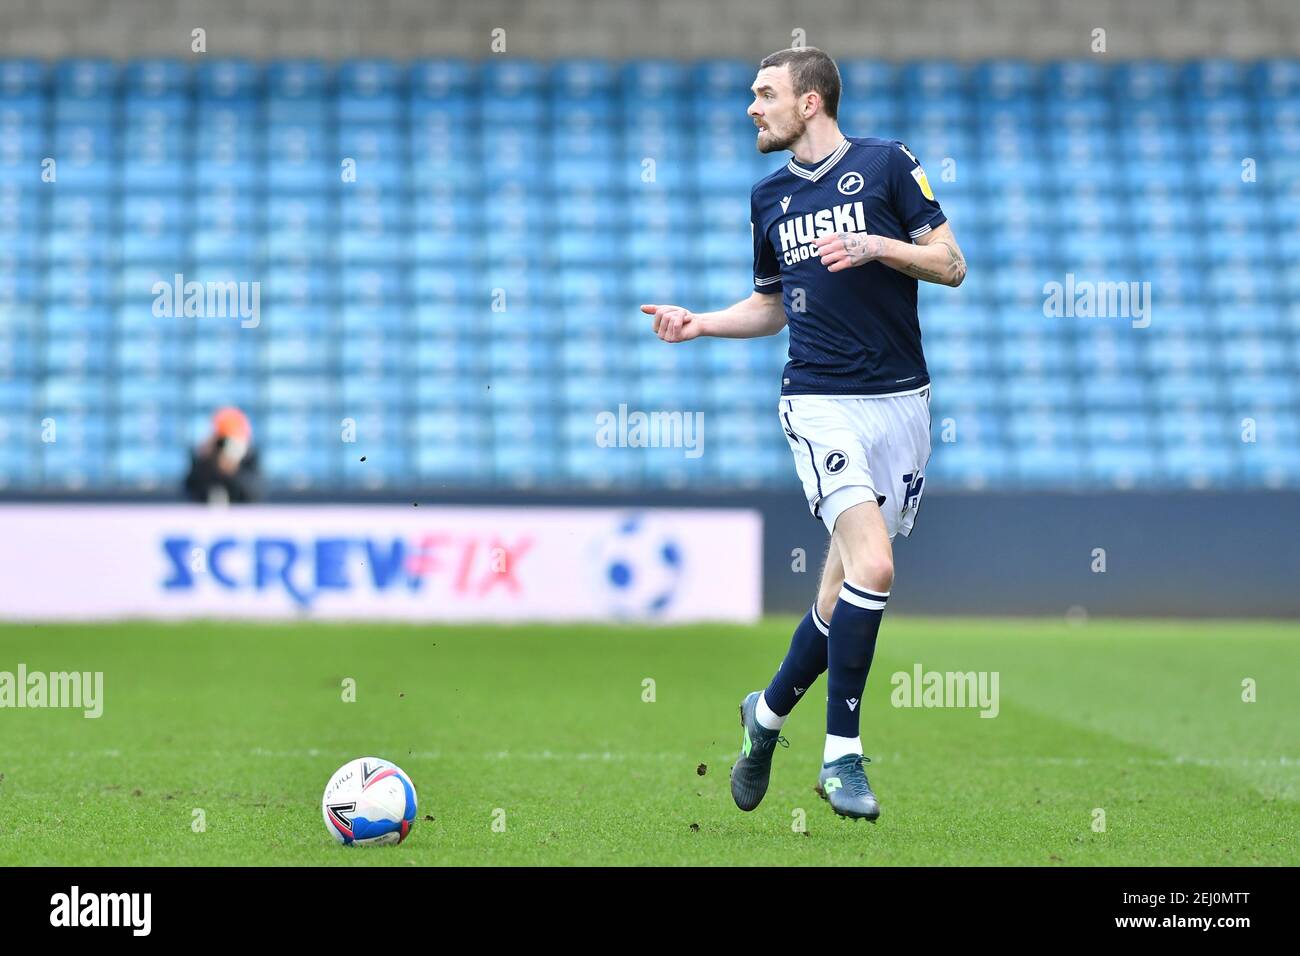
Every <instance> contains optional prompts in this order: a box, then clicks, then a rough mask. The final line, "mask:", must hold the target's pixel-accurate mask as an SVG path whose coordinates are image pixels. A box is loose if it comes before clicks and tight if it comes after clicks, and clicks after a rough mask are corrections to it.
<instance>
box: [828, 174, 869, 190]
mask: <svg viewBox="0 0 1300 956" xmlns="http://www.w3.org/2000/svg"><path fill="white" fill-rule="evenodd" d="M865 183H866V180H865V179H863V178H862V174H861V173H859V172H857V171H856V170H850V171H849V172H847V173H845V174H844V175H843V176H841V177H840V181H839V182H838V183H836V184H835V188H836V189H838V190H839V191H840V192H841V193H843V194H844V195H845V196H852V195H855V194H856V193H860V192H862V187H863V185H864V184H865Z"/></svg>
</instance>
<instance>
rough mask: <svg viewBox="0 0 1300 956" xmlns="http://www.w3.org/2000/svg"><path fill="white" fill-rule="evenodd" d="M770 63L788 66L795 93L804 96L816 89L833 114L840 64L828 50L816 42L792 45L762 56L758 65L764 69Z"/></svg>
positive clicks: (836, 109)
mask: <svg viewBox="0 0 1300 956" xmlns="http://www.w3.org/2000/svg"><path fill="white" fill-rule="evenodd" d="M769 66H789V67H790V80H791V82H792V83H793V84H794V95H795V96H803V95H804V94H805V93H810V92H814V91H815V92H816V93H817V94H818V95H819V96H820V97H821V98H822V108H823V109H824V110H825V111H826V115H827V116H829V117H830V118H831V119H835V118H836V114H838V113H839V109H840V68H839V67H838V66H836V65H835V61H834V60H832V59H831V57H830V54H828V53H825V52H823V51H821V50H819V49H817V48H816V47H815V46H797V47H791V48H790V49H788V50H777V51H776V52H775V53H771V54H768V55H767V56H765V57H763V62H762V63H760V64H759V65H758V68H759V69H760V70H764V69H767V67H769Z"/></svg>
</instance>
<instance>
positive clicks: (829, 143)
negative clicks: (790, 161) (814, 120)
mask: <svg viewBox="0 0 1300 956" xmlns="http://www.w3.org/2000/svg"><path fill="white" fill-rule="evenodd" d="M842 142H844V134H843V133H841V132H840V126H839V124H838V123H835V122H831V123H827V124H818V125H817V126H816V127H813V126H809V127H808V128H807V129H806V130H804V134H803V135H802V136H800V137H799V138H798V139H797V140H795V142H794V143H793V144H792V145H791V146H790V152H792V153H794V158H795V159H796V160H797V161H799V162H801V163H803V164H804V165H805V166H814V165H816V164H817V163H819V162H821V161H822V160H823V159H825V158H826V157H827V156H829V155H830V154H831V153H833V152H835V150H836V149H838V148H839V145H840V143H842Z"/></svg>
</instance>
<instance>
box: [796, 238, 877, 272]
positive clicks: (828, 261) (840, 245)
mask: <svg viewBox="0 0 1300 956" xmlns="http://www.w3.org/2000/svg"><path fill="white" fill-rule="evenodd" d="M813 242H814V243H816V245H817V254H818V255H820V256H821V260H822V265H824V266H825V267H826V268H827V270H828V271H829V272H842V271H843V270H845V269H852V268H853V267H854V266H860V265H862V264H863V263H866V262H871V261H872V260H874V259H879V258H880V257H881V256H882V255H883V254H884V251H885V248H884V247H885V244H884V242H883V241H882V237H881V236H876V235H872V234H871V233H867V232H832V233H830V234H829V235H825V236H818V237H817V238H816V239H814V240H813Z"/></svg>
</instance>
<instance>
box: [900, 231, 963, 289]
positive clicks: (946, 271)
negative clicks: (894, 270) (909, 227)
mask: <svg viewBox="0 0 1300 956" xmlns="http://www.w3.org/2000/svg"><path fill="white" fill-rule="evenodd" d="M912 248H913V249H916V250H918V253H919V254H920V255H926V254H930V259H929V260H926V261H923V262H914V263H912V264H911V267H910V268H908V269H904V270H903V272H905V273H907V274H908V275H910V276H914V277H915V278H917V279H922V280H924V281H926V282H937V283H939V284H940V285H950V286H952V287H953V288H954V289H955V288H957V286H959V285H961V284H962V282H963V280H965V278H966V257H965V256H963V255H962V254H961V246H959V245H957V237H956V236H954V235H953V234H952V227H951V226H949V225H948V224H947V223H946V222H945V223H943V224H942V225H940V226H938V227H937V228H935V229H931V230H930V231H929V232H927V233H926V234H925V235H924V236H922V237H921V238H920V239H918V240H916V244H915V245H914V246H912ZM936 260H937V264H936Z"/></svg>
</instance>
